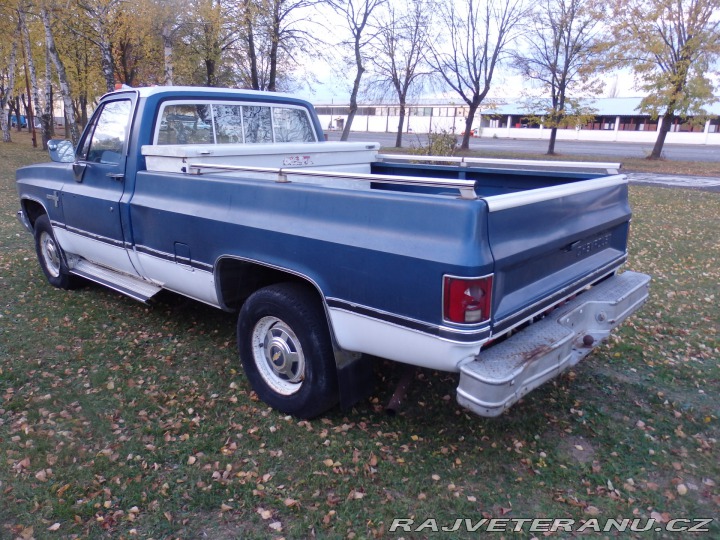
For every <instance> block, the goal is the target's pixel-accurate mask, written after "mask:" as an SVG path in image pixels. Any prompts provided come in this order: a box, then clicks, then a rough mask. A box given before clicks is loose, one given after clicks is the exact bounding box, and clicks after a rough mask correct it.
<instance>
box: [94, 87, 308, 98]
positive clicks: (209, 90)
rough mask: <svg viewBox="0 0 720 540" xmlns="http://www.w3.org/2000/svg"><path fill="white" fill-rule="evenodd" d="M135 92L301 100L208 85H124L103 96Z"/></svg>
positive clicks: (280, 94)
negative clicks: (272, 97) (273, 97)
mask: <svg viewBox="0 0 720 540" xmlns="http://www.w3.org/2000/svg"><path fill="white" fill-rule="evenodd" d="M130 91H133V92H137V93H138V95H139V96H140V97H142V98H145V97H150V96H154V95H157V94H172V95H176V96H179V95H182V94H201V93H202V94H217V95H224V96H227V95H228V94H230V95H233V96H237V97H241V96H258V97H259V96H266V97H267V96H275V97H283V98H287V99H292V100H295V101H303V100H299V99H298V98H296V97H293V96H292V95H290V94H285V93H282V92H268V91H264V90H246V89H241V88H218V87H210V86H139V87H129V86H124V87H123V88H120V89H118V90H115V91H114V92H108V93H107V94H105V95H104V96H103V97H105V96H109V95H112V94H116V93H121V92H130Z"/></svg>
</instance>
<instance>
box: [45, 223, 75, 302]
mask: <svg viewBox="0 0 720 540" xmlns="http://www.w3.org/2000/svg"><path fill="white" fill-rule="evenodd" d="M35 252H36V253H37V258H38V261H39V262H40V268H42V271H43V273H44V274H45V277H46V278H47V280H48V282H50V284H51V285H52V286H54V287H57V288H59V289H72V288H73V287H74V286H75V285H76V284H77V278H76V277H75V276H73V275H72V274H70V270H69V269H68V267H67V264H66V262H65V254H64V253H63V251H62V248H61V247H60V244H58V242H57V240H56V239H55V234H54V233H53V229H52V225H51V224H50V219H49V218H48V217H47V215H42V216H40V217H39V218H37V220H36V221H35Z"/></svg>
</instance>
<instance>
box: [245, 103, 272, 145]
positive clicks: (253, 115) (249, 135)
mask: <svg viewBox="0 0 720 540" xmlns="http://www.w3.org/2000/svg"><path fill="white" fill-rule="evenodd" d="M242 114H243V124H244V126H245V129H244V132H245V142H246V143H271V142H273V133H272V118H271V117H270V107H258V106H250V105H246V106H244V107H243V108H242Z"/></svg>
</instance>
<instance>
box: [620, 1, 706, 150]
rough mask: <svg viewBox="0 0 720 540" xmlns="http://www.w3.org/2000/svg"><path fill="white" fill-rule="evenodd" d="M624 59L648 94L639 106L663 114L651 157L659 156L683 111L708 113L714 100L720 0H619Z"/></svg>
mask: <svg viewBox="0 0 720 540" xmlns="http://www.w3.org/2000/svg"><path fill="white" fill-rule="evenodd" d="M613 11H614V19H615V32H616V39H617V40H618V42H619V43H621V44H622V51H621V52H620V60H621V62H623V63H624V64H625V65H627V66H630V67H631V68H632V69H633V71H634V73H635V78H636V84H637V87H638V88H639V89H641V90H643V91H644V92H647V93H648V95H647V96H646V97H645V98H643V100H642V102H641V104H640V110H641V111H642V112H645V113H649V114H651V115H652V116H653V117H654V118H657V117H658V116H659V115H660V114H662V121H661V124H660V128H659V129H658V136H657V139H656V141H655V146H654V147H653V150H652V153H651V154H650V156H648V158H649V159H660V157H661V156H662V148H663V145H664V144H665V138H666V136H667V134H668V131H669V130H670V126H671V124H672V123H673V122H674V121H675V119H677V118H678V117H679V118H681V119H684V118H687V117H688V116H704V115H705V114H706V113H705V111H704V110H703V108H702V106H703V105H704V104H706V103H709V102H712V101H714V100H715V99H714V98H713V91H714V83H713V81H712V79H711V78H710V74H711V73H712V70H711V66H712V65H713V63H714V62H716V61H717V56H718V54H720V0H654V1H653V2H647V1H646V0H615V5H614V10H613Z"/></svg>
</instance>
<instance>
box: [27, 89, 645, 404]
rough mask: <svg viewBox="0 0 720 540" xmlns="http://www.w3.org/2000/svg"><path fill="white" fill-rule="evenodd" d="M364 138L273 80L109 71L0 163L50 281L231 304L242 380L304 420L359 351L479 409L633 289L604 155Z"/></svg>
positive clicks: (557, 358)
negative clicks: (210, 82) (428, 149)
mask: <svg viewBox="0 0 720 540" xmlns="http://www.w3.org/2000/svg"><path fill="white" fill-rule="evenodd" d="M378 150H379V145H378V144H375V143H337V142H326V141H325V140H324V137H323V133H322V128H321V126H320V123H319V121H318V119H317V116H316V114H315V112H314V110H313V108H312V106H311V105H310V104H309V103H307V102H305V101H302V100H299V99H294V98H292V97H289V96H285V95H281V94H274V93H265V92H251V91H244V90H227V89H211V88H189V87H157V88H140V89H129V90H122V91H117V92H113V93H110V94H107V95H106V96H104V97H103V98H102V100H101V101H100V103H99V106H98V108H97V110H96V111H95V113H94V114H93V116H92V118H91V120H90V122H89V123H88V125H87V127H86V129H85V130H84V133H83V135H82V137H81V139H80V142H79V144H78V146H77V148H73V147H72V145H71V144H70V143H69V142H68V141H51V145H50V153H51V156H52V158H53V161H54V162H53V163H48V164H41V165H33V166H29V167H24V168H22V169H19V170H18V171H17V189H18V193H19V197H20V204H21V211H20V212H18V217H19V219H20V220H21V222H22V223H23V224H24V225H25V227H26V228H27V229H28V230H29V231H30V232H31V233H32V234H33V235H34V237H35V245H36V250H37V255H38V259H39V262H40V266H41V267H42V269H43V272H44V273H45V275H46V277H47V279H48V281H49V282H50V283H51V284H52V285H54V286H55V287H60V288H64V289H70V288H72V287H73V286H74V285H76V284H77V283H78V281H79V280H80V281H82V280H83V279H87V280H92V281H95V282H98V283H101V284H104V285H106V286H108V287H110V288H112V289H115V290H117V291H119V292H122V293H124V294H127V295H129V296H131V297H133V298H136V299H138V300H140V301H143V302H147V301H149V300H150V299H151V298H152V297H153V296H154V295H155V294H156V293H158V292H159V291H161V290H163V289H166V290H170V291H174V292H176V293H179V294H182V295H185V296H187V297H190V298H193V299H196V300H198V301H200V302H205V303H207V304H210V305H212V306H216V307H218V308H220V309H223V310H229V311H230V310H233V311H238V312H239V316H238V324H237V337H238V348H239V355H240V360H241V361H242V364H243V367H244V369H245V373H246V375H247V378H248V380H249V382H250V385H251V386H252V388H253V389H254V390H255V391H256V392H257V394H258V395H259V397H260V398H261V399H263V400H264V401H265V402H267V403H268V404H269V405H271V406H272V407H275V408H276V409H278V410H280V411H282V412H284V413H287V414H292V415H296V416H298V417H304V418H310V417H313V416H317V415H319V414H322V413H323V412H325V411H327V410H328V409H330V408H331V407H333V406H334V405H336V404H337V403H338V402H340V403H341V404H342V405H345V406H347V405H351V404H352V403H353V402H355V401H356V400H358V399H360V398H362V397H364V396H366V395H367V394H368V392H369V391H370V390H369V389H371V386H370V383H371V381H372V378H371V376H370V375H371V373H372V368H371V365H372V363H371V361H370V358H371V357H372V356H377V357H382V358H386V359H391V360H395V361H398V362H403V363H405V364H410V365H414V366H421V367H425V368H430V369H436V370H444V371H449V372H456V373H459V385H458V389H457V399H458V402H459V403H460V404H461V405H463V406H464V407H467V408H469V409H471V410H472V411H474V412H475V413H477V414H480V415H483V416H497V415H499V414H500V413H501V412H502V411H503V410H505V409H506V408H508V407H509V406H510V405H512V404H513V403H515V402H517V401H518V400H519V399H520V398H521V397H522V396H523V395H525V394H526V393H527V392H529V391H530V390H532V389H533V388H536V387H537V386H539V385H541V384H542V383H544V382H546V381H548V380H550V379H552V378H553V377H555V376H557V375H558V374H559V373H561V372H562V371H563V370H564V369H566V368H567V367H569V366H572V365H574V364H576V363H577V362H579V361H580V360H581V359H582V358H583V357H584V356H586V355H587V354H588V353H589V352H590V351H591V350H592V349H593V348H594V347H595V346H596V345H597V344H598V343H599V342H600V341H601V340H603V339H604V338H607V336H608V335H609V333H610V332H611V331H612V330H613V329H614V328H615V327H616V326H618V325H619V324H620V323H621V322H622V321H623V320H624V319H625V318H626V317H628V316H629V315H631V314H632V313H633V312H634V311H635V310H637V309H638V308H639V307H640V306H641V305H642V304H643V303H644V302H645V300H646V298H647V295H648V284H649V280H650V278H649V277H648V276H646V275H643V274H638V273H635V272H630V271H627V272H622V273H619V272H618V270H619V269H620V268H621V266H622V265H623V263H624V262H625V261H626V258H627V251H626V248H627V236H628V227H629V224H630V216H631V212H630V207H629V205H628V196H627V180H626V178H625V177H624V176H623V175H620V174H617V171H612V172H613V173H614V174H608V171H607V170H603V171H602V172H599V171H591V172H587V171H585V172H582V171H579V170H575V169H572V168H570V169H558V168H551V169H546V170H543V168H544V167H546V166H547V164H543V163H540V164H539V165H538V164H532V163H526V162H514V163H513V166H512V167H507V166H499V165H498V164H497V163H495V162H492V161H490V160H480V159H476V160H471V159H453V158H437V160H436V161H437V162H436V163H435V164H433V163H430V164H427V163H425V164H421V163H418V162H417V161H412V160H409V159H407V158H402V156H383V155H381V154H379V153H378ZM413 159H418V158H413ZM428 160H430V161H432V158H428ZM610 168H611V169H612V166H610Z"/></svg>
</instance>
